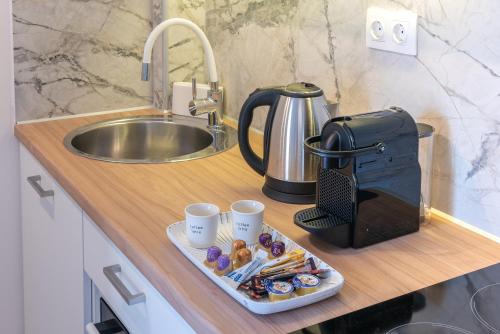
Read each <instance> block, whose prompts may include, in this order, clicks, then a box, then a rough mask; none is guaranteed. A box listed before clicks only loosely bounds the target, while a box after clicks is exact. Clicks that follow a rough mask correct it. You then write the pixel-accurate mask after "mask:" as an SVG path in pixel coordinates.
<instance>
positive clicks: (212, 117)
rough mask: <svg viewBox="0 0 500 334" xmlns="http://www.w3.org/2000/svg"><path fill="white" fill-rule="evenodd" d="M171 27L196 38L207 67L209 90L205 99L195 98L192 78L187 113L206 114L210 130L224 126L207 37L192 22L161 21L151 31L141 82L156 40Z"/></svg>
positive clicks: (215, 74)
mask: <svg viewBox="0 0 500 334" xmlns="http://www.w3.org/2000/svg"><path fill="white" fill-rule="evenodd" d="M172 25H182V26H185V27H188V28H190V29H191V30H192V31H193V32H194V33H195V34H196V35H197V36H198V38H199V39H200V40H201V42H202V44H203V50H204V52H205V62H206V63H207V66H208V73H209V80H210V89H209V91H208V92H207V96H206V97H205V98H197V96H196V95H197V94H196V79H195V78H193V80H192V84H193V100H191V101H190V102H189V112H190V114H191V115H192V116H197V115H202V114H208V127H209V128H210V129H218V128H221V127H223V126H224V121H223V118H224V97H223V94H222V89H220V88H219V82H218V80H217V70H216V66H215V58H214V53H213V50H212V46H211V45H210V42H209V41H208V38H207V36H206V35H205V33H203V30H201V28H200V27H198V26H197V25H196V24H194V23H193V22H191V21H189V20H186V19H181V18H173V19H168V20H165V21H163V22H162V23H160V24H159V25H158V26H156V28H154V29H153V31H152V32H151V34H149V37H148V39H147V41H146V44H145V46H144V56H143V59H142V80H143V81H148V80H149V64H150V63H151V55H152V51H153V45H154V43H155V41H156V39H157V38H158V37H159V36H160V34H161V33H162V32H163V31H164V30H165V29H167V28H168V27H170V26H172Z"/></svg>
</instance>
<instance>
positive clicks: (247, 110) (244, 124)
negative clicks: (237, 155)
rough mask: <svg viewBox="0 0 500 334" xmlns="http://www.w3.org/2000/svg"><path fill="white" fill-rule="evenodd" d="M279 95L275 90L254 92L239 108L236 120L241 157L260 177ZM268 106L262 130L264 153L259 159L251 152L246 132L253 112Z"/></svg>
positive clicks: (265, 166)
mask: <svg viewBox="0 0 500 334" xmlns="http://www.w3.org/2000/svg"><path fill="white" fill-rule="evenodd" d="M279 97H280V94H279V93H278V92H277V91H276V90H275V89H257V90H256V91H254V92H253V93H252V94H250V96H249V97H248V99H247V100H246V101H245V103H244V104H243V106H242V107H241V111H240V117H239V120H238V142H239V146H240V151H241V155H243V158H244V159H245V160H246V162H247V163H248V164H249V165H250V167H252V168H253V170H255V171H256V172H257V173H259V174H260V175H264V174H265V173H266V169H267V159H268V153H269V137H270V133H271V124H272V119H273V118H274V113H275V112H276V107H277V105H278V100H279ZM262 106H269V112H268V115H267V119H266V125H265V128H264V153H263V158H262V159H261V158H259V156H258V155H257V154H255V152H254V151H253V150H252V147H251V146H250V141H249V138H248V131H249V129H250V125H251V124H252V120H253V111H254V109H255V108H257V107H262Z"/></svg>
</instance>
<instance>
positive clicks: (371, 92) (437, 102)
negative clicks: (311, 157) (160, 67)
mask: <svg viewBox="0 0 500 334" xmlns="http://www.w3.org/2000/svg"><path fill="white" fill-rule="evenodd" d="M170 3H171V5H169V6H177V9H178V10H177V11H176V12H175V13H170V14H175V16H181V17H182V16H184V13H186V12H189V11H190V10H192V9H193V8H196V13H197V15H198V18H199V15H200V13H201V10H202V9H203V10H204V14H205V21H204V22H201V23H200V22H198V23H199V24H201V25H203V26H204V27H205V29H206V31H207V33H208V37H209V39H210V41H211V42H212V43H213V46H214V51H215V56H216V61H217V65H218V71H219V76H220V78H221V82H222V84H223V85H224V86H225V91H226V112H227V114H228V115H229V116H231V117H234V118H237V117H238V113H239V110H240V108H241V105H242V104H243V102H244V100H245V99H246V97H247V96H248V94H249V93H250V92H252V91H253V90H254V89H255V88H257V87H262V86H269V85H275V84H286V83H289V82H293V81H310V82H313V83H315V84H317V85H318V86H320V87H322V88H323V90H324V91H325V93H326V95H327V97H328V98H329V99H330V100H332V101H337V102H340V110H341V114H357V113H362V112H367V111H373V110H377V109H381V108H384V107H388V106H392V105H397V106H401V107H403V108H405V109H406V110H408V111H409V112H410V113H411V114H412V115H413V116H414V117H415V118H416V119H417V120H418V121H421V122H426V123H429V124H431V125H433V126H434V127H435V129H436V131H435V135H436V137H435V147H434V168H433V186H432V206H434V207H436V208H437V209H440V210H442V211H445V212H447V213H449V214H451V215H453V216H456V217H458V218H459V219H462V220H464V221H466V222H469V223H471V224H474V225H476V226H478V227H480V228H482V229H484V230H486V231H488V232H491V233H494V234H496V235H500V223H499V222H498V221H497V219H498V217H499V216H500V174H499V173H500V34H499V33H498V31H500V21H499V20H498V15H500V2H499V1H497V0H481V1H479V0H478V1H467V0H426V1H420V0H336V1H332V0H307V1H305V0H280V1H274V0H245V1H227V0H206V1H202V0H198V1H194V0H193V1H179V0H177V1H175V0H171V1H170ZM370 5H379V6H383V7H386V8H406V9H410V10H413V11H415V12H417V13H418V15H419V23H418V25H419V27H418V55H417V56H416V57H413V56H404V55H398V54H393V53H387V52H382V51H376V50H371V49H367V48H366V46H365V31H364V26H365V22H364V21H365V15H366V9H367V7H368V6H370ZM169 16H170V17H173V15H169ZM194 51H196V50H193V49H191V50H190V51H189V52H184V54H182V53H181V54H177V55H176V56H175V57H181V58H180V59H182V62H178V64H181V63H182V64H186V65H184V67H183V68H190V69H192V68H195V67H197V66H199V64H200V60H201V59H202V55H201V54H195V53H194ZM178 59H179V58H178ZM188 63H189V64H190V65H187V64H188ZM187 72H189V71H187ZM187 72H185V73H187ZM179 78H180V79H182V80H184V79H185V78H186V75H181V76H180V77H179ZM171 81H172V78H171ZM264 119H265V112H262V113H260V115H259V116H258V117H256V119H255V124H254V125H255V126H256V127H258V128H262V124H263V121H264Z"/></svg>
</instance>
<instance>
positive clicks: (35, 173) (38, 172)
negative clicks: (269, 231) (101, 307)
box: [21, 146, 84, 334]
mask: <svg viewBox="0 0 500 334" xmlns="http://www.w3.org/2000/svg"><path fill="white" fill-rule="evenodd" d="M28 178H29V179H28ZM21 205H22V225H23V226H22V230H23V270H24V309H25V311H24V312H25V320H24V321H25V334H67V333H83V330H84V329H83V326H84V291H83V284H84V282H83V280H84V278H83V277H84V275H83V233H82V214H83V213H82V210H81V208H80V207H79V206H78V205H77V204H76V203H75V202H74V201H73V200H72V199H71V198H70V197H69V196H68V195H67V194H66V193H65V191H64V190H63V189H62V188H61V187H60V186H59V185H58V184H57V183H56V182H55V181H54V180H53V179H52V177H51V176H50V175H49V174H48V173H47V171H46V170H45V169H44V168H43V167H42V166H41V165H40V164H39V162H38V161H37V160H36V159H35V158H34V157H33V156H32V155H31V154H30V153H29V152H28V151H27V150H26V148H24V146H21Z"/></svg>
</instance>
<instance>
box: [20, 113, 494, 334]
mask: <svg viewBox="0 0 500 334" xmlns="http://www.w3.org/2000/svg"><path fill="white" fill-rule="evenodd" d="M155 113H156V112H155V111H153V110H142V111H135V112H125V113H122V114H116V113H114V114H105V115H96V116H84V117H76V118H68V119H63V120H54V121H48V122H39V123H29V124H21V125H17V126H16V129H15V134H16V136H17V138H18V139H19V140H20V141H21V143H23V144H24V145H25V146H26V148H27V149H28V150H29V151H30V152H31V153H32V154H33V155H34V156H35V157H36V158H37V159H38V160H39V161H40V162H41V164H42V165H43V166H44V167H45V168H46V169H47V170H48V171H49V173H50V174H51V175H52V176H53V177H54V178H55V179H56V180H57V181H58V182H59V184H60V185H61V186H62V187H63V188H64V189H65V190H66V191H67V193H68V194H70V195H71V196H72V197H73V199H74V200H75V201H76V202H77V203H78V204H79V205H80V206H81V207H82V209H83V210H84V211H85V212H86V213H87V214H88V215H89V216H90V218H92V219H93V220H94V222H95V223H96V224H97V225H98V226H99V227H100V228H101V229H102V230H103V231H104V232H105V233H106V235H107V236H108V237H109V238H110V239H111V240H112V241H113V242H114V243H115V244H116V246H117V247H118V248H119V249H120V250H121V251H122V252H123V253H124V254H125V255H126V256H127V257H128V258H129V259H130V260H131V261H132V262H133V263H134V264H135V266H137V268H138V269H139V270H140V271H141V272H142V273H143V274H144V276H145V277H147V278H148V279H149V280H150V282H151V283H152V284H153V285H154V286H155V287H156V288H157V289H158V291H159V292H160V293H161V294H162V295H163V296H164V297H165V299H166V300H167V301H168V302H169V303H170V304H171V305H172V306H173V307H174V308H175V309H176V310H177V312H178V313H179V314H180V315H181V316H182V317H183V318H184V319H185V320H186V321H187V322H188V323H189V324H190V325H191V327H193V329H194V330H196V331H197V332H200V333H218V332H224V333H250V332H255V333H284V332H291V331H294V330H297V329H300V328H303V327H306V326H309V325H312V324H315V323H319V322H321V321H324V320H327V319H331V318H333V317H336V316H340V315H343V314H346V313H349V312H353V311H355V310H358V309H361V308H365V307H367V306H370V305H373V304H376V303H379V302H382V301H385V300H388V299H391V298H394V297H398V296H401V295H403V294H406V293H409V292H412V291H415V290H419V289H422V288H424V287H427V286H430V285H433V284H436V283H438V282H441V281H444V280H447V279H450V278H453V277H456V276H459V275H462V274H464V273H468V272H471V271H474V270H477V269H481V268H484V267H486V266H489V265H492V264H496V263H499V262H500V244H498V243H496V242H494V241H492V240H490V239H487V238H485V237H483V236H481V235H479V234H476V233H474V232H471V231H469V230H467V229H465V228H463V227H461V226H459V225H457V224H454V223H452V222H449V221H447V220H445V219H442V218H437V219H434V220H433V221H432V222H431V223H428V224H425V225H424V226H422V227H421V230H420V231H419V232H418V233H414V234H411V235H407V236H404V237H401V238H397V239H394V240H391V241H387V242H384V243H380V244H377V245H374V246H370V247H366V248H363V249H359V250H354V249H339V248H336V247H334V246H330V245H328V244H326V243H324V242H322V241H319V240H317V239H314V238H311V237H310V235H309V234H308V233H307V232H305V231H304V230H302V229H300V228H298V227H296V226H295V225H294V224H293V215H294V213H295V212H296V211H298V210H300V209H302V208H305V207H307V206H300V205H289V204H284V203H280V202H276V201H273V200H271V199H269V198H267V197H265V196H264V195H263V194H262V193H261V191H260V188H261V186H262V184H263V178H262V177H260V176H259V175H257V174H256V173H255V172H253V170H252V169H251V168H250V167H249V166H248V165H247V164H246V163H245V161H244V160H243V158H242V157H241V155H240V152H239V149H238V147H234V148H232V149H230V150H228V151H227V152H224V153H221V154H218V155H215V156H212V157H208V158H204V159H199V160H193V161H188V162H182V163H173V164H156V165H129V164H113V163H107V162H101V161H95V160H90V159H86V158H83V157H78V156H76V155H74V154H72V153H70V152H69V151H67V150H66V149H65V148H64V146H63V138H64V136H65V135H66V134H67V133H68V132H69V131H70V130H73V129H75V128H77V127H79V126H82V125H85V124H89V123H92V122H95V121H100V120H105V119H112V118H118V117H121V116H123V115H126V116H130V115H137V114H155ZM254 139H258V138H254ZM257 141H258V140H257ZM256 145H257V146H259V145H258V144H256ZM238 199H256V200H258V201H261V202H263V203H264V204H265V205H266V211H265V220H266V222H267V223H268V224H269V225H271V226H273V227H275V228H277V229H279V230H280V231H282V232H284V233H285V234H287V235H288V236H289V237H290V238H291V239H293V240H295V241H296V242H298V243H299V244H301V245H302V246H303V247H305V248H306V249H308V250H309V251H311V252H313V253H315V254H316V255H318V256H319V257H320V258H322V259H323V260H325V261H326V262H328V263H329V264H330V265H331V266H333V267H334V268H336V269H337V270H338V271H339V272H341V273H342V274H343V275H344V278H345V285H344V287H343V289H342V290H341V291H340V293H339V294H338V295H337V296H335V297H332V298H330V299H327V300H325V301H322V302H319V303H317V304H313V305H310V306H307V307H303V308H301V309H298V310H293V311H288V312H283V313H279V314H274V315H267V316H260V315H255V314H252V313H251V312H249V311H247V310H246V309H245V308H244V307H243V306H241V305H240V304H238V303H237V302H236V301H234V300H233V299H232V298H231V297H230V296H229V295H227V294H226V293H225V292H224V291H222V290H221V289H219V288H218V287H217V286H216V285H215V284H214V283H212V282H211V281H210V280H209V279H208V278H207V277H205V275H204V274H203V273H202V272H201V271H199V270H198V269H196V268H195V267H194V266H193V265H192V264H191V263H190V262H189V260H187V259H186V258H184V256H183V255H182V254H181V253H180V252H179V251H178V250H177V249H176V248H175V246H174V245H173V244H172V243H170V241H169V240H168V239H167V237H166V235H165V228H166V227H167V226H168V225H169V224H172V223H174V222H176V221H179V220H182V219H183V212H184V207H185V206H186V205H188V204H189V203H193V202H211V203H214V204H216V205H218V206H219V207H220V208H221V210H223V211H227V210H229V206H230V204H231V203H232V202H233V201H235V200H238Z"/></svg>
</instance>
